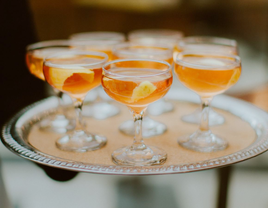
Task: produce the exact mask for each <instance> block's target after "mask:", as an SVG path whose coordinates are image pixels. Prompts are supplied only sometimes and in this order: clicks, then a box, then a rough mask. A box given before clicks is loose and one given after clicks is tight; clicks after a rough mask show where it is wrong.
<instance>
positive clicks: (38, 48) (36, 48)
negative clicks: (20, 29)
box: [26, 40, 75, 133]
mask: <svg viewBox="0 0 268 208" xmlns="http://www.w3.org/2000/svg"><path fill="white" fill-rule="evenodd" d="M69 46H70V45H69V42H68V40H51V41H43V42H38V43H34V44H31V45H29V46H27V53H26V62H27V67H28V69H29V71H30V72H31V74H33V75H34V76H36V77H37V78H39V79H41V80H43V81H45V77H44V74H43V59H44V57H45V56H47V55H49V54H53V53H56V52H60V51H67V50H70V48H69ZM53 92H54V93H55V95H56V97H57V99H58V107H57V112H56V113H54V114H53V115H51V116H48V117H46V118H44V119H42V120H41V121H40V123H39V126H40V129H41V130H43V131H51V132H57V133H65V132H66V131H69V130H72V129H74V127H75V120H74V119H70V118H68V117H67V116H66V115H65V113H64V110H63V105H62V102H63V101H62V95H63V93H62V92H60V91H59V90H57V89H54V90H53Z"/></svg>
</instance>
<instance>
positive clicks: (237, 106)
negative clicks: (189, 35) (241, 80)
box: [1, 90, 268, 175]
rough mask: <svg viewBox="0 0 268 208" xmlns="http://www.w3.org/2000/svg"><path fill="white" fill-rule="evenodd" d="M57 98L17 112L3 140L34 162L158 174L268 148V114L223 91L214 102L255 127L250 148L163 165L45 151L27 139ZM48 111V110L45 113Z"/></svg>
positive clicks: (180, 95) (186, 97)
mask: <svg viewBox="0 0 268 208" xmlns="http://www.w3.org/2000/svg"><path fill="white" fill-rule="evenodd" d="M168 98H171V99H174V100H179V101H187V102H194V103H197V102H198V101H199V99H198V97H196V96H193V94H192V93H189V92H188V91H187V92H185V91H180V92H178V91H177V90H176V92H175V91H171V92H170V93H169V94H168ZM55 104H56V102H55V98H48V99H45V100H42V101H39V102H36V103H34V104H32V105H30V106H28V107H26V108H24V109H23V110H21V111H20V112H19V113H17V114H16V115H15V116H14V117H13V118H12V119H10V120H9V121H8V122H7V123H6V125H4V127H3V129H2V137H1V140H2V142H3V144H4V145H5V146H6V147H7V148H8V149H9V150H10V151H12V152H13V153H14V154H16V155H18V156H20V157H23V158H25V159H28V160H31V161H33V162H36V163H39V164H42V165H47V166H51V167H55V168H61V169H66V170H71V171H78V172H88V173H98V174H113V175H158V174H175V173H176V174H177V173H186V172H193V171H200V170H206V169H212V168H217V167H223V166H226V165H230V164H234V163H238V162H241V161H244V160H247V159H249V158H252V157H255V156H257V155H259V154H261V153H263V152H265V151H267V149H268V114H267V113H266V112H265V111H263V110H261V109H259V108H257V107H256V106H254V105H252V104H249V103H247V102H244V101H242V100H238V99H235V98H232V97H229V96H225V95H220V96H217V97H215V99H214V100H213V106H214V107H217V108H219V109H222V110H225V111H228V112H230V113H232V114H233V115H235V116H238V117H239V118H240V119H242V120H244V121H246V122H247V123H249V124H250V126H251V127H252V128H253V129H254V130H255V133H256V135H257V136H256V140H255V141H254V142H253V143H252V144H251V145H249V146H248V147H247V148H244V149H242V150H241V151H238V152H235V153H233V154H229V155H225V156H223V157H217V158H213V159H209V160H204V161H199V162H196V163H186V164H173V165H165V164H164V165H161V166H143V167H139V166H137V167H130V166H118V165H102V164H90V163H83V162H77V161H71V160H66V159H63V158H59V157H55V156H53V155H48V154H45V153H43V152H41V151H39V150H37V149H35V148H34V147H33V146H31V144H29V143H28V141H27V135H28V133H29V129H30V128H31V126H32V125H33V124H34V123H35V122H37V121H38V120H39V119H40V116H38V115H40V112H42V115H43V116H44V115H45V114H46V112H47V113H49V112H51V109H53V108H54V107H55ZM44 112H45V113H44Z"/></svg>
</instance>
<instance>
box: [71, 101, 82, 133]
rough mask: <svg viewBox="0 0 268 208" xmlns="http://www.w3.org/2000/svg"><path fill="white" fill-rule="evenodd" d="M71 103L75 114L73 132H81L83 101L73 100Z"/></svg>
mask: <svg viewBox="0 0 268 208" xmlns="http://www.w3.org/2000/svg"><path fill="white" fill-rule="evenodd" d="M73 103H74V108H75V113H76V125H75V131H83V116H82V106H83V101H82V100H79V99H74V100H73Z"/></svg>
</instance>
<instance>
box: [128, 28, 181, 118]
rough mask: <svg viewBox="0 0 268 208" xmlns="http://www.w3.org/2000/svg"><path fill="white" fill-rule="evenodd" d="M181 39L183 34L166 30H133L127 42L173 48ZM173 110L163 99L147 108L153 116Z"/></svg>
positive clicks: (171, 105) (170, 104)
mask: <svg viewBox="0 0 268 208" xmlns="http://www.w3.org/2000/svg"><path fill="white" fill-rule="evenodd" d="M182 37H183V33H182V32H181V31H177V30H168V29H141V30H134V31H131V32H130V33H129V34H128V40H129V41H130V42H133V43H141V44H142V43H145V44H165V45H168V46H169V47H171V48H175V46H176V44H177V43H178V41H179V40H181V39H182ZM173 109H174V106H173V104H172V103H170V102H168V101H167V100H166V99H165V98H164V99H160V100H159V101H157V102H155V103H154V104H152V105H151V106H150V107H149V108H148V113H149V114H151V115H154V116H158V115H161V114H163V113H166V112H170V111H172V110H173Z"/></svg>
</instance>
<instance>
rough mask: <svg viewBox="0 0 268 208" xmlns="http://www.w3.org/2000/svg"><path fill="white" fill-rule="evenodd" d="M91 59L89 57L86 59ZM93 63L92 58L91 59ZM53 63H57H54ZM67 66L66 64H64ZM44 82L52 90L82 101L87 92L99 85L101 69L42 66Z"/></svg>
mask: <svg viewBox="0 0 268 208" xmlns="http://www.w3.org/2000/svg"><path fill="white" fill-rule="evenodd" d="M87 58H91V57H87ZM93 61H94V58H93ZM54 63H56V64H57V63H58V61H55V62H54ZM66 64H68V62H66ZM44 75H45V77H46V81H47V82H48V83H49V84H50V85H51V86H52V87H54V88H56V89H58V90H60V91H62V92H65V93H68V94H69V95H70V96H72V97H74V98H76V99H83V97H85V95H86V94H87V92H88V91H89V90H91V89H93V88H95V87H97V86H99V85H100V83H101V76H102V69H101V68H90V69H88V68H84V67H70V68H69V66H67V65H66V67H65V68H57V67H53V64H51V65H49V66H47V65H46V66H44Z"/></svg>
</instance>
